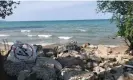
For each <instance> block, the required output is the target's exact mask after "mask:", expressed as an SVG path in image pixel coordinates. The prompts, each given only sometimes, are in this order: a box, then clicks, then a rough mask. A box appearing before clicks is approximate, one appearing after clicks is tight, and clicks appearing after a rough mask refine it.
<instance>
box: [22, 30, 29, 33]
mask: <svg viewBox="0 0 133 80" xmlns="http://www.w3.org/2000/svg"><path fill="white" fill-rule="evenodd" d="M30 31H31V30H21V32H22V33H24V32H30Z"/></svg>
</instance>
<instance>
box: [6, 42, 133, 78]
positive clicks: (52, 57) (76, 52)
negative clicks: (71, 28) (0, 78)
mask: <svg viewBox="0 0 133 80" xmlns="http://www.w3.org/2000/svg"><path fill="white" fill-rule="evenodd" d="M51 46H52V45H51ZM36 47H37V51H36V52H37V58H36V61H35V62H23V61H22V62H12V61H9V60H7V61H5V65H4V68H5V71H6V72H7V74H8V75H10V76H17V77H18V80H27V78H28V80H32V79H31V78H29V77H35V76H31V75H32V74H31V73H35V74H34V75H36V78H37V79H41V80H133V60H132V59H133V57H132V56H129V55H128V54H125V53H123V51H122V52H121V50H118V49H117V48H118V46H104V45H98V46H96V45H90V44H89V43H87V44H84V45H83V46H78V45H77V42H70V43H67V44H64V45H56V46H54V47H53V48H51V47H50V48H48V46H47V48H46V47H42V46H40V45H36ZM125 65H126V66H125ZM24 74H25V75H24ZM125 75H126V76H125ZM21 77H22V78H21ZM126 78H127V79H126ZM34 79H35V78H34Z"/></svg>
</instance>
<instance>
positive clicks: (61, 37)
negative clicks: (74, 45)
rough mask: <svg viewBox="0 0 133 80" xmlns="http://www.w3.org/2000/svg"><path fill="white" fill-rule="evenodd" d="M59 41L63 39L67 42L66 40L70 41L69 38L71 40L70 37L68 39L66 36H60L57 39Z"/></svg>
mask: <svg viewBox="0 0 133 80" xmlns="http://www.w3.org/2000/svg"><path fill="white" fill-rule="evenodd" d="M58 38H59V39H65V40H68V39H70V38H72V37H68V36H60V37H58Z"/></svg>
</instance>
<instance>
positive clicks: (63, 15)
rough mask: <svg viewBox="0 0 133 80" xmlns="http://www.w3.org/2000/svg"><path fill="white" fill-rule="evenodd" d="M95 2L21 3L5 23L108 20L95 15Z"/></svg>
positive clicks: (104, 15)
mask: <svg viewBox="0 0 133 80" xmlns="http://www.w3.org/2000/svg"><path fill="white" fill-rule="evenodd" d="M96 8H97V2H96V1H21V2H20V5H18V6H17V8H16V9H14V10H13V12H14V13H13V15H11V16H9V17H6V19H5V20H6V21H40V20H84V19H109V18H111V16H112V14H109V13H107V14H104V13H97V11H96Z"/></svg>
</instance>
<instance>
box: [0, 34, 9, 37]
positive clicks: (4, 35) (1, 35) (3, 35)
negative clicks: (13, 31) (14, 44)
mask: <svg viewBox="0 0 133 80" xmlns="http://www.w3.org/2000/svg"><path fill="white" fill-rule="evenodd" d="M8 36H10V35H6V34H0V37H8Z"/></svg>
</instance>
